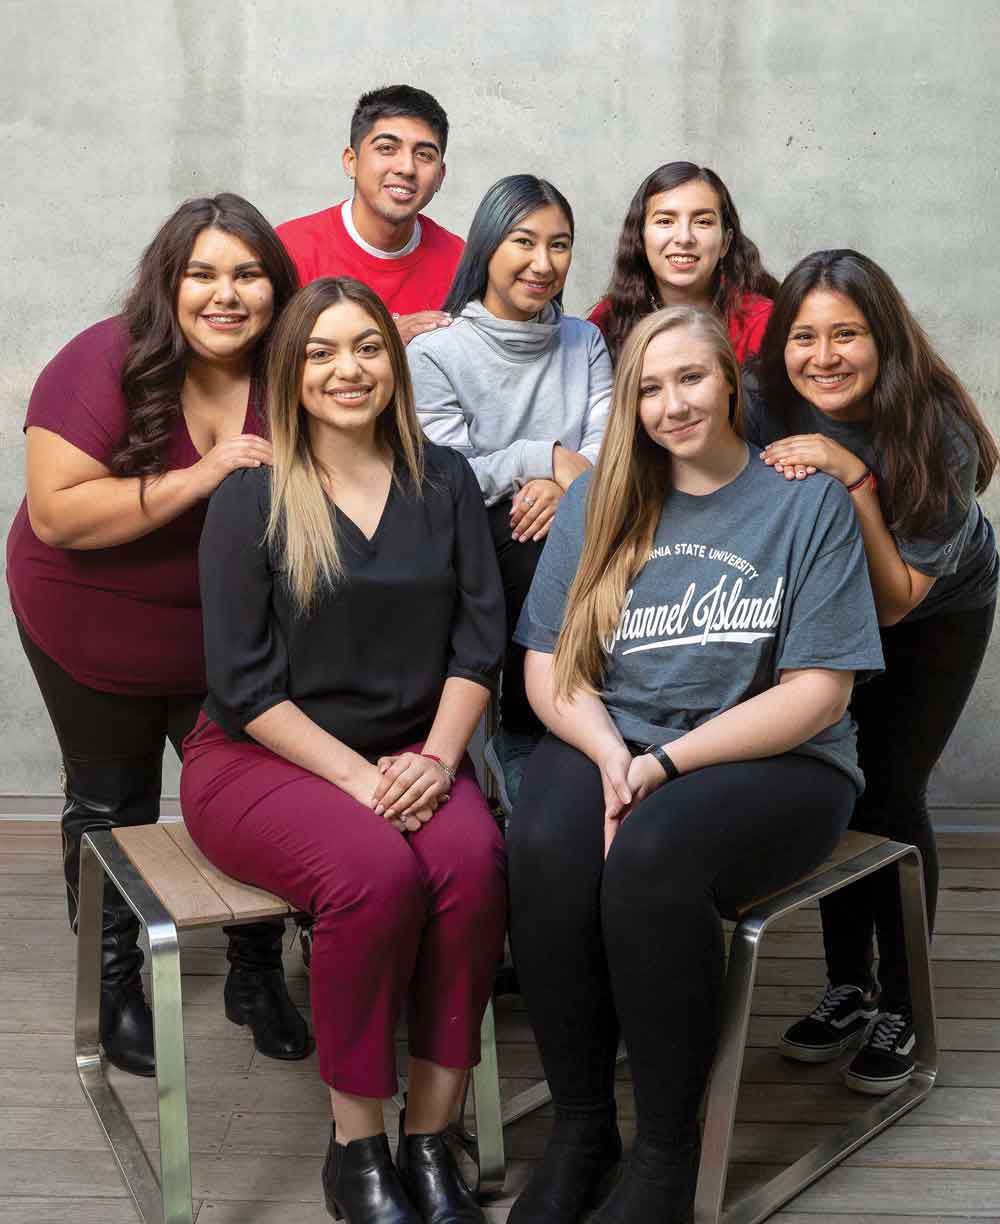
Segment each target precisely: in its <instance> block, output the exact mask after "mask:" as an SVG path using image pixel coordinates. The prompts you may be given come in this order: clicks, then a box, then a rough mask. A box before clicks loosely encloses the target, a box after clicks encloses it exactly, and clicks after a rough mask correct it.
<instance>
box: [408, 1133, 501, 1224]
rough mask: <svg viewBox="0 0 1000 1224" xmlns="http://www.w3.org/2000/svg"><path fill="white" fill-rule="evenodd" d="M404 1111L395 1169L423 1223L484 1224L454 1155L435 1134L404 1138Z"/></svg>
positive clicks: (480, 1211)
mask: <svg viewBox="0 0 1000 1224" xmlns="http://www.w3.org/2000/svg"><path fill="white" fill-rule="evenodd" d="M405 1125H406V1110H405V1109H404V1110H403V1112H402V1113H401V1114H400V1116H399V1144H398V1146H397V1148H396V1167H397V1168H398V1169H399V1179H400V1181H401V1182H402V1183H403V1186H404V1188H405V1190H406V1193H407V1194H408V1195H409V1197H410V1201H411V1202H412V1203H413V1205H414V1207H416V1209H417V1211H418V1212H419V1214H420V1218H421V1220H423V1222H424V1224H486V1216H485V1215H483V1212H482V1208H481V1207H480V1206H479V1204H478V1203H477V1202H476V1200H475V1199H474V1198H473V1196H472V1191H471V1190H470V1189H469V1187H468V1186H467V1185H466V1184H465V1182H464V1181H463V1179H462V1175H461V1173H459V1171H458V1165H457V1164H456V1162H455V1156H454V1153H453V1152H452V1150H451V1148H450V1147H449V1146H448V1145H447V1143H445V1140H444V1136H443V1135H442V1134H441V1133H440V1132H439V1133H436V1134H427V1135H407V1134H406V1132H405V1130H404V1127H405Z"/></svg>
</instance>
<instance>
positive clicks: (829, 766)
mask: <svg viewBox="0 0 1000 1224" xmlns="http://www.w3.org/2000/svg"><path fill="white" fill-rule="evenodd" d="M741 414H742V391H741V386H740V372H739V366H738V364H737V362H736V359H735V357H734V355H733V352H732V349H731V348H730V345H729V342H728V340H727V338H726V334H725V331H724V329H723V324H722V323H721V322H720V321H718V320H717V319H715V318H713V317H712V316H710V315H708V314H706V313H703V312H701V311H699V310H696V309H693V308H690V307H677V308H671V309H667V310H662V311H659V312H657V313H656V314H653V315H650V316H649V317H647V318H645V319H643V320H642V321H641V322H640V323H639V324H638V325H637V326H636V328H635V330H634V331H633V332H632V333H631V335H630V337H629V339H628V341H627V342H626V344H625V347H624V349H623V351H622V355H621V359H620V361H619V365H618V371H617V375H616V379H615V387H614V393H613V400H612V408H611V418H610V422H609V425H608V430H607V433H606V435H605V439H604V443H603V446H602V448H601V453H600V456H599V458H598V461H597V465H596V468H595V470H594V472H593V474H592V476H591V475H588V474H584V476H583V477H581V478H580V480H578V481H577V482H576V483H575V484H574V485H573V486H572V487H571V488H570V489H569V491H568V492H567V494H566V496H565V497H564V498H563V500H562V504H561V506H560V509H559V512H558V514H557V516H556V520H555V524H554V526H553V528H552V531H551V533H550V536H549V541H548V544H547V546H546V549H545V553H544V555H543V557H542V559H541V562H540V564H539V567H538V570H537V572H536V575H535V580H534V582H533V584H532V587H531V591H530V593H529V595H528V599H527V602H526V604H525V608H524V612H523V614H522V617H521V620H520V623H519V625H518V629H517V633H516V636H517V639H518V641H520V642H521V644H522V645H523V646H525V647H526V648H527V651H528V654H527V663H526V678H527V688H528V695H529V698H530V700H531V702H532V704H533V706H534V708H535V710H536V712H537V713H538V716H539V717H540V718H541V719H542V721H543V722H544V723H545V725H546V726H547V728H548V731H549V734H548V735H547V736H546V738H545V739H544V740H543V741H542V744H541V745H540V747H539V748H538V749H537V751H536V752H535V754H534V756H533V757H532V758H531V761H530V763H529V765H528V769H527V772H526V774H525V779H524V784H523V788H522V791H521V797H520V801H519V803H518V805H517V806H516V808H515V810H514V815H513V819H512V821H511V828H510V833H509V840H508V850H509V855H510V872H511V901H512V905H511V912H512V939H513V947H514V956H515V961H516V963H517V966H518V971H519V973H520V979H521V985H522V988H523V991H524V997H525V1001H526V1003H527V1006H528V1011H529V1014H530V1016H531V1020H532V1023H533V1025H534V1028H535V1033H536V1036H537V1038H538V1042H539V1046H540V1049H541V1053H542V1060H543V1063H544V1066H545V1074H546V1077H547V1079H548V1081H549V1084H550V1085H551V1087H552V1092H553V1098H554V1100H555V1105H556V1121H555V1126H554V1128H553V1132H552V1136H551V1138H550V1141H549V1146H548V1148H547V1150H546V1154H545V1157H544V1159H543V1160H542V1163H541V1165H540V1166H539V1168H538V1170H537V1172H536V1174H535V1175H534V1177H533V1179H532V1181H531V1182H530V1183H529V1185H528V1187H527V1189H526V1190H525V1192H524V1193H523V1194H522V1196H521V1198H520V1199H519V1200H518V1202H517V1204H516V1205H515V1206H514V1208H513V1210H512V1211H511V1214H510V1220H511V1224H535V1222H537V1224H542V1221H544V1224H573V1222H575V1221H578V1220H579V1219H580V1218H581V1216H582V1214H583V1213H584V1212H585V1211H586V1210H587V1209H588V1208H589V1207H590V1206H592V1205H593V1203H594V1202H595V1201H598V1200H599V1199H600V1197H601V1194H602V1191H603V1189H604V1186H605V1182H606V1181H607V1180H608V1179H609V1177H610V1175H611V1174H612V1173H613V1172H614V1169H615V1165H616V1164H617V1162H618V1160H619V1157H620V1154H621V1139H620V1136H619V1133H618V1128H617V1125H616V1121H615V1104H614V1093H613V1087H614V1064H615V1052H616V1049H617V1046H618V1040H619V1030H621V1034H622V1035H623V1036H624V1038H625V1044H626V1046H627V1048H628V1051H629V1057H630V1062H631V1066H632V1076H633V1081H634V1085H635V1097H636V1110H637V1122H638V1126H637V1130H638V1133H637V1137H636V1141H635V1145H634V1148H633V1151H632V1154H631V1157H630V1159H629V1162H628V1165H627V1168H626V1170H625V1173H624V1175H623V1176H622V1177H621V1178H620V1179H618V1181H617V1182H616V1184H615V1186H614V1188H613V1189H612V1191H611V1193H610V1195H609V1196H608V1198H607V1199H606V1200H605V1202H604V1203H603V1205H602V1206H601V1207H600V1208H599V1209H598V1212H597V1214H596V1216H595V1217H594V1219H595V1224H596V1222H597V1221H599V1222H600V1224H626V1222H627V1224H648V1221H650V1220H658V1221H660V1220H662V1221H682V1220H688V1219H690V1213H691V1203H692V1198H693V1189H694V1179H695V1173H696V1164H697V1155H696V1146H697V1145H696V1117H697V1110H698V1103H699V1100H700V1098H701V1095H702V1091H703V1089H704V1085H705V1080H706V1077H707V1074H708V1070H709V1067H710V1065H711V1060H712V1056H713V1053H714V1049H715V1044H716V1037H717V1025H718V1014H719V1003H720V990H721V984H722V969H723V941H722V927H721V920H720V913H724V912H731V911H732V910H733V909H734V908H737V907H738V906H739V905H740V904H741V903H742V902H745V901H746V900H748V899H750V898H752V897H754V896H759V895H762V894H766V893H768V892H770V891H773V890H776V889H779V888H781V887H782V886H784V885H785V884H787V883H788V882H789V881H791V880H793V879H795V878H796V877H797V876H799V875H801V874H802V873H803V872H804V871H807V870H808V869H809V868H810V867H812V866H814V865H815V864H816V863H818V862H820V861H821V860H822V859H823V858H824V856H825V855H826V854H827V853H828V852H829V851H830V850H831V849H832V847H833V846H834V845H835V844H836V842H837V840H838V838H839V837H840V834H841V832H842V831H843V829H844V828H845V826H846V824H847V822H848V820H849V818H850V813H851V808H852V806H853V802H854V799H855V796H856V795H857V794H858V792H859V791H860V790H861V789H862V787H863V785H864V781H863V778H862V776H861V774H860V772H859V770H858V768H857V762H856V757H855V750H854V728H853V725H852V723H851V720H850V717H849V715H848V713H847V703H848V700H849V698H850V694H851V687H852V684H853V682H854V678H855V675H856V673H870V672H873V671H877V670H879V669H880V668H881V665H882V657H881V652H880V650H879V643H878V629H877V625H876V619H875V610H874V606H873V602H872V595H871V588H870V586H869V583H868V577H867V572H866V568H865V562H864V550H863V548H862V543H861V537H860V534H859V532H858V529H857V524H856V522H855V519H854V515H853V513H852V511H851V506H850V501H849V498H848V495H847V494H846V492H845V491H844V489H843V486H842V485H840V484H839V483H838V482H836V481H833V480H829V479H824V480H823V482H822V484H821V485H817V486H815V488H814V490H813V493H812V494H811V495H810V496H808V497H801V496H797V494H799V493H801V492H802V490H804V489H808V488H809V487H810V484H811V482H807V483H806V484H789V485H784V484H783V483H781V482H777V481H775V480H774V479H773V477H771V478H770V479H768V477H769V475H770V474H769V473H768V472H767V470H766V469H765V468H763V465H762V464H760V463H759V462H758V461H756V459H755V460H753V461H750V460H749V457H748V448H747V445H746V443H745V442H744V441H743V438H742V437H741V434H740V425H741ZM779 484H780V489H784V490H785V491H786V495H784V496H782V495H780V489H779V487H777V486H779Z"/></svg>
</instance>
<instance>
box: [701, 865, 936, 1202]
mask: <svg viewBox="0 0 1000 1224" xmlns="http://www.w3.org/2000/svg"><path fill="white" fill-rule="evenodd" d="M859 864H860V866H859ZM878 870H883V871H884V870H898V871H899V883H900V894H901V897H902V904H903V923H904V932H905V938H906V953H907V958H908V961H909V969H910V983H911V992H912V1000H913V1017H914V1031H915V1034H916V1039H917V1044H916V1048H915V1057H916V1065H915V1069H914V1072H913V1075H912V1076H911V1078H910V1080H909V1082H908V1083H906V1084H903V1085H902V1087H900V1088H897V1089H896V1090H895V1092H892V1093H890V1094H889V1095H888V1096H884V1097H880V1098H878V1099H877V1100H876V1101H875V1102H874V1103H873V1104H872V1105H871V1106H870V1107H869V1108H868V1109H865V1110H864V1111H863V1112H861V1113H859V1114H858V1115H857V1116H856V1117H853V1118H852V1119H851V1121H850V1122H848V1123H846V1125H844V1126H841V1127H838V1129H837V1130H836V1131H834V1133H833V1134H832V1135H830V1136H829V1137H828V1138H826V1139H824V1140H822V1141H821V1142H820V1143H818V1144H816V1146H815V1147H813V1148H810V1150H809V1151H808V1152H806V1153H805V1154H804V1155H803V1156H800V1157H799V1158H798V1160H796V1161H795V1162H794V1163H793V1164H792V1165H790V1166H789V1167H788V1168H786V1169H784V1170H782V1172H780V1173H778V1174H777V1175H776V1176H774V1177H772V1178H771V1179H770V1180H769V1181H767V1182H765V1183H764V1184H763V1185H761V1186H758V1187H757V1188H756V1189H754V1190H752V1191H751V1192H750V1193H749V1194H747V1195H745V1196H744V1197H743V1198H741V1199H739V1200H738V1201H737V1202H735V1203H733V1204H732V1206H730V1207H729V1208H728V1209H726V1210H725V1211H724V1210H723V1200H724V1197H725V1189H726V1174H727V1166H728V1162H729V1150H730V1145H731V1142H732V1133H733V1122H734V1120H735V1114H736V1102H737V1098H738V1094H739V1087H740V1073H741V1070H742V1065H743V1047H744V1046H745V1043H746V1035H747V1029H748V1027H749V1020H750V1007H751V1004H752V1001H753V999H752V996H753V983H754V978H755V976H756V958H757V945H758V944H759V941H760V938H761V936H762V935H763V933H764V930H765V929H766V927H767V925H768V924H769V923H770V922H771V921H772V920H773V919H774V918H775V917H776V916H778V914H780V913H781V912H789V911H790V909H791V908H795V906H791V905H789V903H788V899H787V898H786V899H785V900H784V901H782V900H781V899H778V900H777V901H776V903H775V905H774V906H773V907H772V909H771V912H769V913H767V914H766V915H763V916H762V915H759V914H758V915H757V916H755V917H752V918H748V919H746V920H744V922H742V923H740V925H739V926H738V927H737V928H736V931H735V932H734V934H733V947H732V949H731V952H730V962H729V971H728V973H727V975H726V994H725V1011H724V1016H723V1033H722V1039H721V1041H720V1046H719V1052H718V1054H717V1056H716V1063H715V1067H714V1068H713V1071H712V1081H711V1084H710V1086H709V1091H708V1098H707V1102H708V1103H707V1110H706V1119H705V1135H704V1141H703V1143H702V1153H701V1168H700V1170H699V1174H698V1190H697V1195H696V1198H695V1221H696V1224H759V1222H760V1221H761V1220H765V1219H767V1217H768V1216H769V1215H772V1214H773V1213H774V1212H775V1211H777V1210H778V1208H779V1207H782V1206H784V1204H785V1203H787V1202H788V1201H789V1199H792V1198H794V1197H795V1195H797V1194H799V1193H800V1192H801V1191H802V1190H804V1189H805V1188H806V1187H807V1186H809V1185H811V1184H812V1183H813V1182H814V1181H815V1180H816V1179H817V1178H818V1177H821V1176H822V1175H823V1174H824V1173H826V1172H828V1171H829V1170H830V1169H832V1168H833V1167H834V1166H835V1165H837V1164H839V1163H840V1162H841V1161H842V1160H844V1159H845V1157H847V1156H849V1155H850V1154H851V1153H852V1152H854V1151H856V1150H857V1149H858V1148H859V1147H861V1146H862V1145H863V1144H865V1143H867V1142H868V1140H869V1139H872V1138H873V1137H874V1136H875V1135H877V1134H878V1133H879V1132H880V1131H882V1130H884V1129H885V1128H886V1127H887V1126H890V1125H891V1124H892V1123H893V1122H895V1121H896V1120H897V1119H898V1118H900V1117H902V1115H903V1114H905V1113H907V1112H908V1111H909V1110H911V1109H912V1108H913V1107H914V1106H915V1105H918V1104H919V1103H920V1102H921V1101H922V1100H923V1099H924V1098H925V1097H926V1096H927V1094H928V1093H929V1092H930V1090H931V1088H932V1087H933V1086H934V1080H935V1078H936V1076H937V1043H936V1040H935V1031H934V1030H935V1020H934V999H933V993H932V983H931V972H930V957H929V951H928V942H927V917H926V912H925V908H924V892H923V876H922V871H921V863H920V853H919V851H918V850H917V849H916V848H915V847H913V846H903V845H901V844H899V843H892V842H890V843H888V844H887V845H886V846H883V847H878V848H877V849H876V850H875V851H872V852H870V853H869V854H866V855H864V856H862V857H861V858H859V860H858V861H857V863H855V864H853V865H847V866H846V868H845V867H842V868H840V869H839V872H838V873H837V874H840V875H841V876H844V875H846V876H848V877H849V878H847V879H841V880H840V881H838V885H837V886H838V887H841V886H843V884H844V883H849V882H850V881H851V880H852V879H857V878H860V877H862V876H864V875H868V874H870V873H871V872H872V871H878ZM831 891H833V890H832V889H831V888H829V887H827V888H824V889H822V890H821V891H820V893H819V895H820V896H823V895H826V894H827V893H829V892H831ZM799 903H800V902H796V905H797V904H799Z"/></svg>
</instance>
